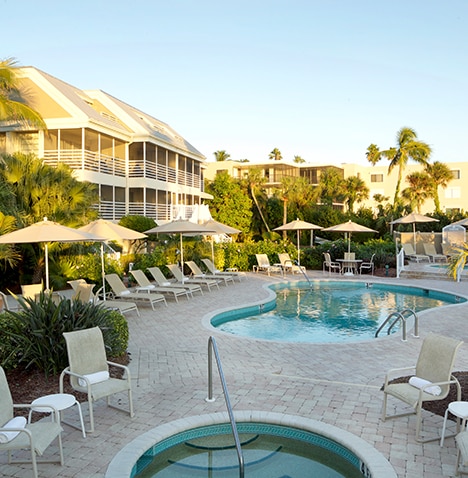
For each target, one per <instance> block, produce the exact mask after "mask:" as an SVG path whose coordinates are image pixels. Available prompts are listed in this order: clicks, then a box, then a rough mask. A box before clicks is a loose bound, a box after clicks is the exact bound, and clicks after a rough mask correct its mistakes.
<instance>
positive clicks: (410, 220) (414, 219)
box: [390, 212, 439, 250]
mask: <svg viewBox="0 0 468 478" xmlns="http://www.w3.org/2000/svg"><path fill="white" fill-rule="evenodd" d="M418 222H421V223H424V222H439V220H438V219H434V218H433V217H429V216H423V215H422V214H417V213H415V212H412V213H411V214H408V215H407V216H403V217H400V218H399V219H396V220H395V221H392V222H391V223H390V224H413V242H414V250H416V223H418Z"/></svg>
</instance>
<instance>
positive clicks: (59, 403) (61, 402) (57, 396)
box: [28, 393, 86, 438]
mask: <svg viewBox="0 0 468 478" xmlns="http://www.w3.org/2000/svg"><path fill="white" fill-rule="evenodd" d="M31 405H32V408H31V410H30V411H29V419H28V421H29V423H31V415H32V412H39V413H50V411H51V410H50V408H45V407H41V406H40V405H52V406H53V407H55V408H56V409H57V411H58V412H59V420H60V412H61V411H62V410H66V409H67V408H70V407H73V406H74V405H76V406H77V407H78V414H79V416H80V424H81V431H82V433H83V438H86V431H85V426H84V422H83V414H82V413H81V405H80V402H78V400H77V399H76V398H75V397H74V396H73V395H70V394H69V393H54V394H52V395H44V396H43V397H39V398H36V400H34V401H33V402H32V403H31ZM52 420H54V414H52ZM68 425H69V424H68Z"/></svg>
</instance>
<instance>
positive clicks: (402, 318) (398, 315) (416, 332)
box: [374, 309, 419, 342]
mask: <svg viewBox="0 0 468 478" xmlns="http://www.w3.org/2000/svg"><path fill="white" fill-rule="evenodd" d="M407 312H409V313H410V315H414V334H413V337H419V318H418V316H417V315H416V312H415V311H414V310H413V309H403V310H402V311H400V312H398V311H395V312H392V313H391V314H389V315H388V317H387V318H386V319H385V320H384V322H383V323H382V325H381V326H380V327H379V328H378V329H377V332H376V333H375V336H374V337H375V338H377V337H378V335H379V333H380V331H381V330H382V329H383V328H384V327H385V326H386V325H387V324H388V323H389V322H390V319H391V318H392V317H394V316H396V318H395V320H394V321H393V322H392V323H391V324H390V326H389V327H388V330H387V335H390V332H391V331H392V329H393V327H394V326H395V324H396V323H397V322H398V321H401V323H402V327H401V333H402V339H401V340H403V342H406V319H407V318H406V317H405V316H404V314H405V313H407Z"/></svg>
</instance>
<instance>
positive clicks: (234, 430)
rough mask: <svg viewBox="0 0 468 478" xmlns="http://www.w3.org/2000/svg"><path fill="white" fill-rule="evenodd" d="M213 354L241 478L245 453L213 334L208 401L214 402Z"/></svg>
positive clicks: (210, 340)
mask: <svg viewBox="0 0 468 478" xmlns="http://www.w3.org/2000/svg"><path fill="white" fill-rule="evenodd" d="M213 354H214V356H215V358H216V365H217V367H218V373H219V378H220V380H221V386H222V387H223V394H224V401H225V403H226V408H227V412H228V415H229V421H230V422H231V429H232V435H233V437H234V443H235V444H236V451H237V459H238V461H239V478H244V455H243V453H242V449H241V445H240V440H239V433H238V432H237V425H236V421H235V419H234V413H233V411H232V407H231V401H230V400H229V392H228V389H227V385H226V380H225V379H224V373H223V367H222V365H221V359H220V357H219V352H218V346H217V345H216V340H215V338H214V337H213V336H210V338H209V339H208V397H207V398H206V401H207V402H214V401H215V399H214V398H213V367H212V362H213Z"/></svg>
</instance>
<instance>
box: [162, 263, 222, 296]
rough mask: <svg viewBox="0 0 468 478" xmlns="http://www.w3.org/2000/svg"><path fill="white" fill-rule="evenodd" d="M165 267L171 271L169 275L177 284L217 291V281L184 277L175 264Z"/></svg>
mask: <svg viewBox="0 0 468 478" xmlns="http://www.w3.org/2000/svg"><path fill="white" fill-rule="evenodd" d="M166 267H167V268H168V269H169V270H170V271H171V274H172V275H173V276H174V277H175V279H176V281H177V283H179V284H187V283H190V284H198V285H200V286H202V285H204V286H205V287H206V288H207V289H208V290H209V291H210V292H211V288H212V287H217V288H218V289H219V285H218V284H219V281H218V280H213V279H201V278H194V277H185V276H184V275H183V274H182V272H181V270H180V269H179V266H177V265H176V264H167V266H166Z"/></svg>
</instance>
